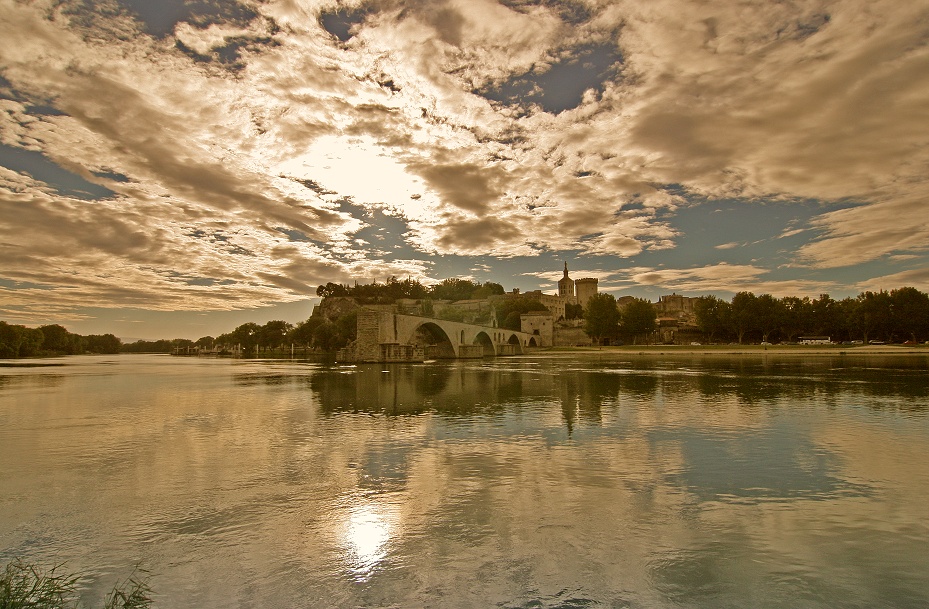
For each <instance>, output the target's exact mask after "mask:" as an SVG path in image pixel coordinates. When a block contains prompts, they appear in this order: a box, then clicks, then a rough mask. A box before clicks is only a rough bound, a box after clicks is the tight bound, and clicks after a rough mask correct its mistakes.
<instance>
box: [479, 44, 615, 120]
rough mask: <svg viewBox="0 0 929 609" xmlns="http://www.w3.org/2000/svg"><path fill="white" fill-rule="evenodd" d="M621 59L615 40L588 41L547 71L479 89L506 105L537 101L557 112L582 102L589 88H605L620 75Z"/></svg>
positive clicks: (488, 97)
mask: <svg viewBox="0 0 929 609" xmlns="http://www.w3.org/2000/svg"><path fill="white" fill-rule="evenodd" d="M622 63H623V55H622V53H621V52H620V50H619V47H618V46H617V45H616V44H615V43H613V42H610V41H608V42H601V43H592V44H586V45H583V46H581V47H577V48H575V49H572V50H571V52H570V54H569V55H567V56H566V57H565V58H564V59H560V60H558V61H556V62H554V63H552V65H551V66H549V67H548V68H547V69H545V70H544V71H541V72H535V71H530V72H527V73H525V74H520V75H517V76H513V77H511V78H510V79H508V80H506V81H503V82H502V83H494V84H492V85H490V86H488V87H485V88H483V89H480V90H478V91H476V93H477V94H479V95H481V96H483V97H485V98H487V99H489V100H491V101H495V102H499V103H502V104H506V105H516V106H524V107H525V106H528V105H529V104H538V105H539V106H541V107H542V109H543V110H545V111H546V112H551V113H553V114H558V113H560V112H563V111H565V110H570V109H571V108H576V107H577V106H579V105H580V104H581V101H582V100H583V97H584V93H585V92H586V91H587V90H589V89H593V90H595V91H597V92H598V93H600V92H602V91H603V88H604V84H605V83H606V82H607V81H609V80H614V79H616V78H618V77H620V70H621V68H622Z"/></svg>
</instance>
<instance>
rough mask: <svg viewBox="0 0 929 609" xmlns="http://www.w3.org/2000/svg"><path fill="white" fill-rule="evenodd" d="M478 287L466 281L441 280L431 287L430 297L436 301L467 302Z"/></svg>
mask: <svg viewBox="0 0 929 609" xmlns="http://www.w3.org/2000/svg"><path fill="white" fill-rule="evenodd" d="M479 287H480V286H479V285H478V284H476V283H474V282H473V281H470V280H468V279H458V278H457V277H453V278H449V279H443V280H442V283H437V284H436V285H434V286H432V289H431V290H430V296H431V297H432V298H435V299H436V300H468V299H470V298H471V294H473V293H474V292H475V291H476V290H477V289H478V288H479Z"/></svg>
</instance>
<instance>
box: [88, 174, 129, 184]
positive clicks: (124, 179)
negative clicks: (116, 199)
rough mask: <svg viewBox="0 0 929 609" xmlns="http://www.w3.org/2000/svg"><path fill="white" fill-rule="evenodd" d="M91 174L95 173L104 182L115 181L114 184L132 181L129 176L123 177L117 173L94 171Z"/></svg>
mask: <svg viewBox="0 0 929 609" xmlns="http://www.w3.org/2000/svg"><path fill="white" fill-rule="evenodd" d="M91 173H93V174H94V175H95V176H97V177H98V178H103V179H104V180H113V181H114V182H120V183H123V184H125V183H127V182H131V181H132V179H131V178H130V177H129V176H126V175H123V174H121V173H119V172H117V171H92V172H91Z"/></svg>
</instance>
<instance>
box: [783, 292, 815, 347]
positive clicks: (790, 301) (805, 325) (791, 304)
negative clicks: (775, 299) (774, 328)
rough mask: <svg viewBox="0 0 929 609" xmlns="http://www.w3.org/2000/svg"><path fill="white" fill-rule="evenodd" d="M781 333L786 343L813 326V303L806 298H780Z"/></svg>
mask: <svg viewBox="0 0 929 609" xmlns="http://www.w3.org/2000/svg"><path fill="white" fill-rule="evenodd" d="M780 306H781V315H782V317H781V333H782V335H783V336H782V338H786V339H787V340H788V341H793V340H795V339H796V338H797V337H798V336H800V335H801V334H803V333H805V332H808V331H809V329H810V327H811V326H812V324H813V303H811V302H810V299H809V298H807V297H803V298H798V297H796V296H785V297H784V298H781V305H780Z"/></svg>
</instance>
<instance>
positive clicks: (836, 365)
mask: <svg viewBox="0 0 929 609" xmlns="http://www.w3.org/2000/svg"><path fill="white" fill-rule="evenodd" d="M6 363H7V364H12V362H6ZM26 363H28V364H30V365H29V366H21V365H16V366H12V365H6V366H2V367H0V488H2V492H0V560H2V561H3V562H5V561H6V560H9V559H10V558H12V557H14V556H19V557H24V558H26V559H28V560H33V561H37V562H40V563H43V564H53V563H59V562H65V563H66V564H67V566H68V568H69V569H70V570H72V571H81V572H84V573H86V574H87V577H85V579H84V582H85V589H84V590H83V595H84V600H85V602H87V603H90V604H93V605H99V603H100V599H101V598H102V596H103V594H104V592H105V590H106V589H108V588H109V587H110V586H112V584H113V582H114V581H115V580H116V579H117V578H125V577H126V576H128V575H129V574H130V573H131V572H132V569H133V568H134V566H136V565H140V566H141V567H142V568H143V569H146V570H147V571H149V572H150V584H151V586H152V588H153V589H154V591H155V593H156V599H157V606H158V607H160V608H162V609H165V608H175V607H177V608H181V607H184V608H188V607H196V608H206V609H210V608H219V607H223V608H225V607H264V608H273V607H284V608H286V607H480V608H483V607H504V608H511V607H514V608H515V607H636V608H639V607H641V608H666V607H707V608H710V607H712V608H724V607H739V608H741V607H751V608H757V607H762V608H764V607H785V608H786V607H790V608H798V607H800V608H802V607H822V608H825V607H829V608H843V607H913V608H916V607H920V608H925V607H929V550H927V548H929V365H927V357H926V356H925V355H923V356H913V357H884V358H882V357H879V356H874V357H857V356H856V357H840V356H821V357H815V358H803V357H797V356H790V357H784V356H781V357H777V356H768V357H764V356H761V355H756V356H751V355H743V356H728V357H727V356H718V357H697V356H694V357H688V356H678V357H671V356H668V357H664V358H662V357H652V358H647V357H638V356H635V355H610V356H599V357H598V356H596V355H593V356H584V357H580V356H573V355H572V356H562V355H540V356H537V357H526V358H508V359H498V360H494V361H490V360H488V361H483V362H482V361H475V362H454V363H441V362H440V363H430V364H425V365H384V366H381V365H366V366H357V367H333V366H325V365H320V364H312V363H304V362H283V361H255V360H252V361H232V360H219V359H206V358H202V359H197V358H172V357H169V356H145V355H122V356H110V357H91V356H87V357H73V358H63V359H57V360H32V361H29V362H26ZM19 364H22V362H19Z"/></svg>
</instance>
